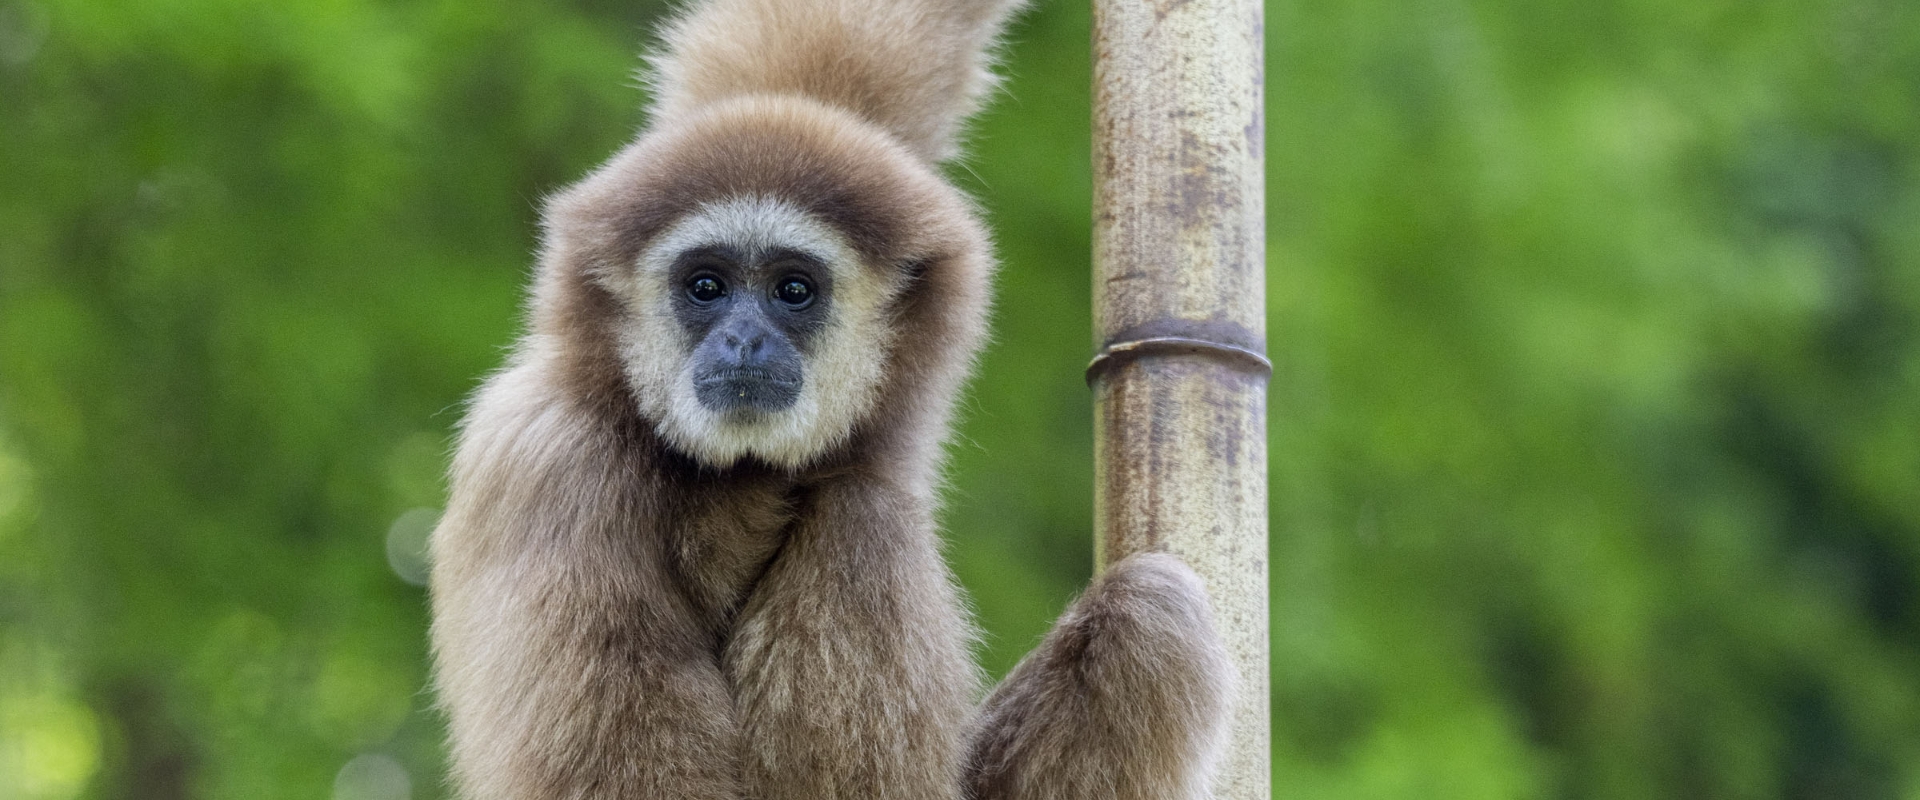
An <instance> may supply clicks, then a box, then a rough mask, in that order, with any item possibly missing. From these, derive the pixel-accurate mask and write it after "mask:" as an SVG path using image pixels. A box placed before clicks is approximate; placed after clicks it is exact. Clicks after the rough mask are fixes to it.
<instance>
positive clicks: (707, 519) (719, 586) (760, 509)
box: [667, 480, 805, 626]
mask: <svg viewBox="0 0 1920 800" xmlns="http://www.w3.org/2000/svg"><path fill="white" fill-rule="evenodd" d="M707 489H708V491H707V492H705V493H704V499H703V500H702V501H701V502H698V503H694V504H689V505H688V506H687V507H686V508H684V509H683V511H682V513H680V514H677V515H675V518H674V519H672V520H671V521H670V523H669V524H670V527H671V529H670V530H668V531H667V535H668V538H669V540H670V541H672V543H673V551H672V552H673V558H674V560H675V565H674V566H675V568H676V569H675V572H677V573H678V575H679V577H680V579H681V580H682V581H684V582H685V585H686V589H687V592H688V595H689V596H690V597H691V598H692V599H693V600H694V603H695V605H696V606H698V607H699V610H700V611H701V612H702V613H703V615H704V616H706V617H707V620H708V622H709V623H710V624H713V625H715V626H724V625H725V624H726V623H727V622H728V621H730V620H731V619H732V617H733V615H734V613H735V612H736V611H738V610H739V607H740V605H741V604H742V603H744V602H745V601H746V599H747V597H748V596H749V595H751V594H752V590H753V586H754V584H755V583H757V582H758V581H759V579H760V576H762V575H764V574H766V571H767V566H768V565H769V564H771V563H772V561H773V559H774V558H775V557H776V556H777V555H778V554H779V552H780V546H781V545H782V544H784V543H785V542H786V540H787V536H788V533H789V532H790V531H791V529H792V527H793V524H794V522H795V520H797V519H798V518H799V513H800V509H801V507H802V505H803V503H802V498H803V495H804V491H805V490H804V487H803V486H800V485H798V484H794V483H792V482H790V481H777V480H764V481H746V482H740V483H738V484H732V485H729V484H721V485H717V486H709V487H707Z"/></svg>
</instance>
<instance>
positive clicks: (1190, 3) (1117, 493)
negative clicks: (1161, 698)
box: [1087, 0, 1272, 800]
mask: <svg viewBox="0 0 1920 800" xmlns="http://www.w3.org/2000/svg"><path fill="white" fill-rule="evenodd" d="M1093 6H1094V9H1093V10H1094V23H1093V30H1094V40H1093V41H1094V87H1095V88H1094V112H1093V113H1094V140H1093V164H1094V182H1093V184H1094V236H1093V267H1094V284H1093V297H1094V329H1095V334H1096V346H1097V347H1098V348H1099V350H1098V355H1096V356H1095V357H1094V360H1093V364H1092V365H1091V366H1090V367H1088V371H1087V378H1088V381H1089V382H1090V383H1091V384H1092V386H1093V390H1094V420H1095V421H1094V471H1095V483H1096V486H1095V490H1094V520H1095V522H1094V525H1095V544H1094V549H1095V560H1096V563H1097V564H1098V566H1099V568H1101V569H1104V568H1105V567H1106V565H1108V564H1110V563H1112V562H1113V561H1116V560H1118V559H1120V558H1123V557H1125V556H1127V555H1129V554H1131V553H1135V552H1140V551H1144V550H1164V551H1168V552H1171V553H1173V554H1175V555H1178V556H1180V557H1181V558H1183V559H1185V560H1186V562H1187V563H1188V564H1191V565H1192V566H1193V568H1194V570H1195V571H1197V572H1198V573H1199V574H1200V577H1201V578H1202V579H1203V580H1205V581H1206V584H1207V590H1208V593H1209V595H1210V597H1211V600H1212V602H1213V609H1214V618H1215V621H1216V623H1217V624H1218V625H1219V628H1220V632H1221V635H1222V636H1223V637H1224V638H1225V640H1226V643H1227V647H1228V649H1229V651H1230V652H1231V653H1232V656H1233V659H1234V662H1235V664H1236V666H1237V667H1238V668H1239V673H1240V675H1239V678H1240V680H1239V691H1238V695H1237V698H1236V705H1235V709H1234V716H1233V720H1232V722H1231V737H1232V738H1231V740H1230V743H1229V745H1228V751H1227V754H1226V758H1225V761H1224V762H1223V763H1222V765H1221V768H1220V772H1219V774H1218V775H1217V777H1216V778H1215V781H1214V791H1215V795H1216V796H1217V797H1219V798H1221V799H1222V800H1268V798H1269V797H1271V794H1272V786H1271V780H1272V779H1271V773H1270V770H1271V753H1270V751H1269V742H1270V738H1271V721H1270V719H1269V716H1268V713H1269V712H1268V693H1269V688H1268V671H1267V658H1268V643H1267V450H1266V442H1267V437H1266V387H1267V380H1268V377H1269V374H1270V373H1271V371H1272V370H1271V367H1270V365H1269V364H1268V362H1267V359H1266V357H1265V355H1264V354H1265V351H1266V302H1265V297H1266V295H1265V284H1266V281H1265V268H1266V257H1265V219H1264V213H1265V209H1264V206H1265V203H1264V191H1265V176H1264V172H1263V169H1264V166H1263V165H1264V156H1263V150H1264V149H1265V142H1264V138H1265V136H1264V129H1263V126H1262V116H1261V100H1262V89H1261V77H1262V75H1261V73H1262V41H1261V40H1262V31H1261V8H1260V2H1259V0H1094V3H1093Z"/></svg>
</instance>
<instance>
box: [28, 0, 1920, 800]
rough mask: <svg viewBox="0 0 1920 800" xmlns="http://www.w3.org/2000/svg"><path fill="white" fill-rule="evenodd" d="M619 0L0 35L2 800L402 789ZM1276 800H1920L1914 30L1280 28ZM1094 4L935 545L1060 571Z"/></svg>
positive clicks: (1292, 15)
mask: <svg viewBox="0 0 1920 800" xmlns="http://www.w3.org/2000/svg"><path fill="white" fill-rule="evenodd" d="M660 11H661V8H660V6H659V5H657V4H654V3H651V2H646V1H645V0H621V1H620V2H614V1H613V0H576V1H575V2H571V3H562V2H554V0H515V1H513V2H509V1H508V0H460V1H459V2H453V0H286V1H285V2H281V3H265V2H259V0H163V1H158V2H156V1H153V0H149V1H148V2H129V1H128V0H0V798H22V799H23V800H24V799H27V798H32V799H34V800H39V799H42V798H44V799H46V800H52V799H54V798H120V797H139V798H161V799H163V800H164V799H165V798H184V797H194V798H203V797H204V798H278V797H288V798H294V797H335V798H383V799H385V798H396V797H406V796H409V794H410V796H412V797H416V798H431V797H441V796H444V790H443V788H442V786H441V784H440V780H441V777H442V774H443V767H442V761H441V759H442V757H441V745H440V740H441V735H442V732H441V729H440V722H439V720H438V719H437V718H436V716H435V714H434V712H433V711H432V708H431V702H432V700H431V697H430V695H429V694H428V693H427V692H426V691H425V688H424V687H425V680H426V665H425V656H426V653H425V644H424V628H425V624H426V616H425V613H424V607H423V599H424V598H423V594H422V590H421V589H420V588H418V587H417V586H415V585H412V584H410V583H408V582H406V581H405V580H403V579H402V574H414V573H415V571H417V569H418V567H419V565H418V563H417V561H416V560H415V556H414V555H413V547H412V545H411V544H410V543H412V542H413V541H414V540H415V539H417V537H418V535H419V533H420V532H421V531H423V530H424V529H425V527H426V526H428V525H430V524H431V521H432V519H433V513H434V509H437V508H438V507H439V506H440V504H441V502H442V491H443V490H442V487H441V481H440V474H441V470H442V468H443V461H444V456H445V450H446V446H447V435H448V431H449V428H450V426H451V425H452V424H453V423H454V421H455V419H456V418H457V416H458V408H459V403H460V401H461V399H462V397H463V396H464V395H465V394H466V393H467V392H468V391H469V390H471V389H472V388H473V387H474V385H475V383H476V381H477V380H478V379H479V378H480V377H481V376H482V375H484V374H485V373H486V372H487V371H488V370H489V369H491V368H493V367H494V366H495V365H497V364H498V362H499V361H500V358H501V348H502V346H503V345H505V344H506V343H507V342H508V341H509V340H510V339H511V337H512V336H513V333H514V330H515V324H516V315H517V303H518V301H519V295H520V291H521V287H522V286H523V284H524V282H525V280H526V275H527V270H528V267H529V263H530V259H529V253H530V251H531V249H532V248H533V246H534V232H535V208H536V204H537V202H538V199H539V198H540V197H541V196H543V195H544V194H546V193H548V192H550V191H552V190H554V189H555V188H557V187H559V186H562V185H564V184H565V183H566V182H568V181H569V180H572V179H574V178H576V177H578V176H579V175H581V174H582V173H583V172H585V171H586V170H587V169H589V168H591V167H592V166H593V165H594V164H595V163H596V162H597V161H598V160H600V159H602V158H604V157H605V156H606V155H608V154H609V153H611V152H612V151H613V150H615V149H616V148H617V147H618V146H619V145H620V144H621V143H622V142H623V141H625V140H626V139H627V138H628V137H629V136H631V135H632V132H633V131H634V130H635V128H636V126H637V125H638V124H640V122H641V116H640V113H639V108H640V104H641V100H642V97H641V94H640V93H639V92H638V91H637V90H636V89H635V88H634V86H633V82H632V80H631V72H632V70H633V69H634V68H635V66H636V65H637V60H636V58H635V51H636V49H637V48H638V46H639V44H640V43H641V42H642V41H643V39H644V31H645V30H646V26H647V25H648V24H649V23H650V21H651V20H653V19H654V18H655V17H656V16H657V15H658V14H659V13H660ZM1267 30H1268V33H1269V41H1270V45H1269V53H1268V70H1269V72H1268V77H1267V87H1266V89H1267V95H1268V103H1269V117H1268V131H1269V133H1268V137H1269V162H1268V167H1269V181H1270V185H1271V194H1270V198H1269V208H1270V212H1269V221H1270V222H1269V226H1270V227H1269V245H1270V248H1271V262H1270V272H1269V298H1268V299H1269V303H1270V309H1271V315H1272V316H1271V321H1270V329H1269V332H1270V337H1271V350H1272V353H1273V356H1274V360H1275V362H1276V366H1277V370H1276V375H1275V379H1274V383H1273V390H1272V396H1271V416H1272V423H1271V425H1272V430H1271V436H1272V440H1271V445H1272V448H1271V449H1272V454H1273V463H1272V488H1273V492H1272V495H1273V509H1272V510H1273V535H1272V574H1273V644H1274V670H1273V678H1274V689H1275V694H1274V702H1273V710H1274V726H1275V737H1274V762H1275V766H1274V775H1275V782H1276V795H1277V796H1278V797H1282V798H1333V799H1336V800H1340V799H1344V798H1355V799H1358V798H1409V799H1412V798H1439V799H1443V800H1444V799H1446V798H1461V799H1462V800H1484V799H1497V798H1668V797H1674V798H1680V797H1684V798H1774V797H1779V798H1869V799H1871V798H1904V799H1905V800H1915V798H1920V328H1917V327H1916V323H1920V185H1917V182H1916V178H1920V4H1916V3H1913V2H1912V1H1911V0H1687V2H1653V1H1652V0H1586V1H1585V2H1571V1H1563V2H1551V1H1550V2H1534V1H1530V0H1342V2H1324V1H1320V0H1273V2H1271V3H1270V5H1269V7H1268V19H1267ZM1088 39H1089V34H1088V18H1087V13H1086V10H1085V9H1084V8H1082V7H1081V5H1080V4H1078V3H1068V2H1053V1H1052V0H1049V1H1048V2H1043V3H1042V5H1041V7H1040V8H1039V9H1038V10H1037V11H1035V12H1034V13H1032V14H1031V15H1030V16H1028V17H1027V18H1026V19H1025V20H1024V21H1023V22H1021V23H1020V24H1019V25H1018V26H1017V28H1016V29H1015V32H1014V37H1013V45H1012V47H1011V50H1010V59H1009V71H1010V72H1011V73H1012V75H1013V79H1012V81H1011V83H1010V85H1009V93H1008V95H1007V96H1006V97H1005V98H1003V99H1002V100H1001V101H1000V102H999V103H998V104H997V105H995V106H994V107H993V108H992V110H990V111H989V112H988V113H987V114H986V115H985V116H984V117H983V119H982V120H981V121H980V123H979V125H978V126H977V129H976V132H977V135H976V136H975V147H974V148H973V150H974V153H975V155H974V156H973V157H971V158H970V159H969V160H968V162H967V163H966V165H965V166H964V167H963V168H960V169H957V170H956V171H955V174H956V175H957V176H958V177H959V179H960V180H961V181H962V182H963V183H964V184H965V185H966V186H967V187H968V188H969V190H970V191H972V192H973V193H975V194H976V195H977V196H978V197H980V199H981V200H982V201H983V203H984V204H985V205H986V207H987V208H988V209H990V214H991V216H992V222H993V225H994V227H995V229H996V230H997V231H998V236H999V240H1000V242H1001V244H1002V249H1003V253H1004V256H1005V261H1006V267H1005V270H1004V274H1003V280H1002V282H1001V288H1000V297H1001V302H1000V306H999V312H998V315H997V319H996V328H997V331H998V339H997V341H996V343H995V344H994V346H993V348H992V350H991V351H990V352H989V353H988V354H987V357H986V359H985V361H984V363H983V364H982V366H981V370H980V376H979V378H978V379H977V380H976V381H975V382H974V384H973V386H972V389H971V391H970V393H969V394H968V396H967V398H966V400H965V422H964V426H963V428H962V431H961V436H960V437H959V439H958V441H957V443H956V445H955V447H954V448H953V453H954V458H953V469H952V476H953V491H952V493H951V504H950V509H949V511H948V512H947V513H946V522H947V531H948V536H949V539H950V542H951V547H950V552H951V557H952V560H953V563H954V564H955V566H956V568H957V569H958V571H959V573H960V576H961V577H962V579H963V580H964V581H965V583H966V584H967V587H968V588H969V589H970V590H971V592H972V596H973V599H974V602H975V603H976V605H977V607H978V610H979V613H980V618H981V620H982V622H983V624H984V625H985V627H986V628H987V630H988V631H989V639H988V640H987V644H986V647H985V650H984V652H983V654H982V657H983V661H984V663H985V664H986V665H987V666H988V667H989V668H990V669H991V670H992V671H994V672H995V673H996V674H998V673H999V672H1002V671H1004V670H1005V669H1006V668H1007V667H1008V666H1010V665H1011V664H1012V663H1013V661H1014V660H1015V659H1017V658H1018V656H1019V655H1020V654H1021V653H1022V652H1024V651H1025V650H1026V649H1027V648H1028V647H1030V646H1031V645H1032V643H1033V642H1034V641H1035V639H1036V637H1037V636H1038V635H1039V634H1040V632H1042V631H1043V630H1044V629H1045V627H1046V625H1047V624H1048V621H1049V620H1050V619H1051V618H1052V616H1053V615H1054V614H1056V613H1057V612H1058V610H1059V609H1060V607H1061V606H1062V605H1063V604H1064V603H1065V602H1066V600H1067V599H1068V598H1069V597H1070V596H1071V595H1072V594H1073V592H1074V591H1075V590H1076V589H1077V587H1079V586H1080V585H1081V584H1082V583H1083V582H1084V581H1085V579H1086V577H1087V575H1088V572H1089V564H1088V562H1089V546H1088V540H1089V526H1090V523H1089V505H1090V499H1089V484H1090V474H1089V462H1090V444H1091V438H1090V433H1089V425H1088V417H1089V407H1088V398H1087V393H1086V391H1085V389H1084V387H1083V385H1082V383H1081V378H1080V371H1081V368H1082V367H1083V365H1084V363H1085V359H1086V357H1087V355H1088V353H1089V351H1090V335H1089V329H1090V323H1089V318H1088V317H1089V312H1088V306H1089V299H1088V289H1087V285H1088V265H1087V259H1088V250H1089V246H1088V227H1089V225H1088V211H1087V208H1088V203H1089V188H1088V185H1089V177H1088V173H1089V168H1088V154H1087V129H1088V116H1089V112H1088V104H1087V86H1088V82H1089V68H1088Z"/></svg>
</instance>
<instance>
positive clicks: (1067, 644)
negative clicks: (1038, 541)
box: [966, 553, 1233, 800]
mask: <svg viewBox="0 0 1920 800" xmlns="http://www.w3.org/2000/svg"><path fill="white" fill-rule="evenodd" d="M1232 685H1233V666H1232V662H1230V661H1229V660H1228V658H1227V654H1226V651H1225V648H1224V646H1223V645H1222V644H1221V642H1220V639H1219V637H1218V636H1217V635H1216V634H1215V632H1214V628H1213V620H1212V614H1211V612H1210V611H1209V610H1208V606H1207V597H1206V590H1205V588H1204V587H1203V586H1202V585H1201V583H1200V579H1199V577H1198V576H1196V575H1194V574H1193V571H1192V570H1191V569H1189V568H1188V567H1187V566H1186V565H1185V564H1183V563H1181V562H1180V560H1179V559H1177V558H1175V557H1173V556H1171V555H1167V554H1164V553H1143V554H1139V555H1135V556H1132V557H1129V558H1127V559H1125V560H1123V561H1121V562H1120V563H1119V564H1116V565H1114V566H1113V567H1112V568H1111V569H1109V570H1108V571H1107V573H1106V574H1105V575H1103V576H1101V577H1100V579H1099V580H1097V581H1095V582H1094V584H1093V586H1092V587H1091V588H1089V589H1088V590H1087V593H1086V594H1085V595H1083V596H1081V598H1080V599H1079V600H1077V601H1075V602H1074V604H1073V605H1072V606H1071V607H1069V608H1068V609H1067V612H1066V613H1065V614H1063V615H1061V617H1060V620H1059V622H1057V623H1055V625H1054V628H1053V631H1052V632H1051V633H1049V634H1047V638H1046V639H1045V640H1044V641H1042V642H1041V643H1040V646H1039V647H1038V648H1037V649H1035V650H1034V651H1033V652H1032V653H1030V654H1028V656H1027V657H1026V659H1024V660H1023V661H1021V663H1020V665H1019V666H1018V667H1015V668H1014V670H1013V672H1012V674H1010V675H1008V676H1007V679H1006V681H1005V682H1003V683H1001V684H1000V686H999V688H997V689H995V690H994V692H993V694H992V695H991V696H990V697H988V698H987V701H986V703H985V705H984V706H983V708H982V709H981V714H980V718H979V720H978V722H977V723H976V727H975V731H974V736H973V743H972V752H971V756H970V759H969V763H968V766H967V777H966V783H967V788H968V790H969V791H970V795H969V797H971V798H972V800H1095V799H1096V798H1099V799H1100V800H1200V798H1205V797H1207V780H1208V778H1209V774H1210V772H1211V770H1212V767H1213V763H1214V761H1216V760H1217V757H1218V753H1219V750H1220V746H1221V744H1222V740H1223V738H1224V733H1225V724H1224V723H1225V720H1226V716H1227V715H1226V709H1227V703H1228V701H1229V698H1230V696H1231V694H1232Z"/></svg>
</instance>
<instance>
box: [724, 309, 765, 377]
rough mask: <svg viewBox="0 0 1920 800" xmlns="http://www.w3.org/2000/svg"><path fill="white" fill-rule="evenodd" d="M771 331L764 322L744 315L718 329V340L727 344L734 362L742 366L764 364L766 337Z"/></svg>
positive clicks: (728, 351)
mask: <svg viewBox="0 0 1920 800" xmlns="http://www.w3.org/2000/svg"><path fill="white" fill-rule="evenodd" d="M770 334H771V331H769V330H767V326H766V323H763V322H761V321H760V320H757V319H752V318H748V317H745V316H744V315H742V316H739V317H734V318H733V319H730V320H728V321H727V325H726V327H725V328H723V329H721V331H720V340H721V342H722V343H724V344H725V345H726V346H727V353H728V354H730V355H732V356H733V360H734V363H735V364H736V365H738V366H742V367H759V366H764V365H765V364H764V363H763V362H765V361H766V360H767V351H768V349H769V348H768V347H767V337H768V336H769V335H770Z"/></svg>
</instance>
